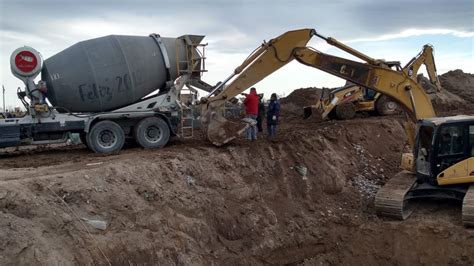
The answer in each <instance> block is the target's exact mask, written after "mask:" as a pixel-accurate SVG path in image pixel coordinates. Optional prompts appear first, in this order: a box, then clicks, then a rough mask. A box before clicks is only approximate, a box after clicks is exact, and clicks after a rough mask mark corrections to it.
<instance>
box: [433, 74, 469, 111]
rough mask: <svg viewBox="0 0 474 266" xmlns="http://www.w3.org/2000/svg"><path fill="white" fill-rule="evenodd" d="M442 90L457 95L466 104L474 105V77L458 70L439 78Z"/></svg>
mask: <svg viewBox="0 0 474 266" xmlns="http://www.w3.org/2000/svg"><path fill="white" fill-rule="evenodd" d="M439 80H440V82H441V85H442V86H443V89H445V90H447V91H449V92H451V93H453V94H456V95H458V96H459V97H461V98H462V99H464V100H465V101H466V102H468V103H474V75H473V74H470V73H464V72H463V71H462V70H460V69H456V70H452V71H449V72H446V73H444V74H443V75H441V76H439Z"/></svg>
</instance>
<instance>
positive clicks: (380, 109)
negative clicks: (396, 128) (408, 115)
mask: <svg viewBox="0 0 474 266" xmlns="http://www.w3.org/2000/svg"><path fill="white" fill-rule="evenodd" d="M375 110H376V111H377V113H378V114H379V115H393V114H396V113H398V112H399V108H398V104H397V102H395V101H394V100H392V99H391V98H389V97H387V96H385V95H381V96H380V97H379V98H378V99H377V102H376V103H375Z"/></svg>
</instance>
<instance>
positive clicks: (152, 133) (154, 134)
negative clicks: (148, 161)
mask: <svg viewBox="0 0 474 266" xmlns="http://www.w3.org/2000/svg"><path fill="white" fill-rule="evenodd" d="M145 137H146V139H147V140H148V141H150V142H158V141H159V140H160V139H161V130H160V129H159V128H157V127H155V126H150V127H148V128H147V129H146V134H145Z"/></svg>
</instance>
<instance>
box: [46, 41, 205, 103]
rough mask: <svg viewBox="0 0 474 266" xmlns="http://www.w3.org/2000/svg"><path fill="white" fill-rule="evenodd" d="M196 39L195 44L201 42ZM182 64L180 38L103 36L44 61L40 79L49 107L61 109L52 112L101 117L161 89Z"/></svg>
mask: <svg viewBox="0 0 474 266" xmlns="http://www.w3.org/2000/svg"><path fill="white" fill-rule="evenodd" d="M195 37H196V36H195ZM198 38H200V39H199V41H198V42H200V41H201V40H202V38H203V36H198ZM160 41H161V44H162V45H161V48H160V45H159V42H160ZM163 49H164V50H165V52H163ZM187 58H188V57H187V50H186V41H185V39H184V38H183V37H179V38H163V37H162V38H158V39H156V38H154V37H151V36H121V35H109V36H105V37H100V38H96V39H91V40H86V41H82V42H79V43H77V44H74V45H72V46H71V47H69V48H67V49H65V50H63V51H61V52H59V53H58V54H56V55H54V56H52V57H50V58H48V59H46V60H45V61H44V64H43V69H42V73H41V78H42V80H43V81H46V86H47V89H48V91H47V94H46V96H47V98H48V99H49V101H50V102H51V104H52V105H53V106H57V107H63V108H64V109H61V108H60V109H58V110H60V111H65V110H67V111H70V112H103V111H110V110H113V109H116V108H120V107H124V106H126V105H129V104H132V103H134V102H136V101H138V100H140V99H141V98H143V97H144V96H146V95H148V94H150V93H151V92H153V91H155V90H158V89H160V88H164V86H165V84H166V82H167V81H168V80H175V79H176V78H177V77H178V76H179V73H178V67H177V64H178V63H179V64H180V68H179V69H180V70H182V69H186V68H187V66H188V64H186V63H185V62H186V60H187ZM166 61H168V62H169V63H168V65H169V70H168V68H167V67H166V65H167V64H166Z"/></svg>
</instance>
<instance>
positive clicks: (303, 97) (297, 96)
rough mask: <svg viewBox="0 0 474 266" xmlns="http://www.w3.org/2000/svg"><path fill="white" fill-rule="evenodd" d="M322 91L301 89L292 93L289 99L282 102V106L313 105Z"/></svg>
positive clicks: (310, 88)
mask: <svg viewBox="0 0 474 266" xmlns="http://www.w3.org/2000/svg"><path fill="white" fill-rule="evenodd" d="M320 93H321V89H319V88H316V87H309V88H300V89H296V90H294V91H292V92H291V93H290V94H289V95H288V96H287V97H285V98H282V99H281V100H280V102H281V104H294V105H297V106H308V105H312V104H314V103H315V102H316V100H317V99H318V98H319V96H320Z"/></svg>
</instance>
